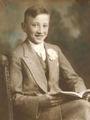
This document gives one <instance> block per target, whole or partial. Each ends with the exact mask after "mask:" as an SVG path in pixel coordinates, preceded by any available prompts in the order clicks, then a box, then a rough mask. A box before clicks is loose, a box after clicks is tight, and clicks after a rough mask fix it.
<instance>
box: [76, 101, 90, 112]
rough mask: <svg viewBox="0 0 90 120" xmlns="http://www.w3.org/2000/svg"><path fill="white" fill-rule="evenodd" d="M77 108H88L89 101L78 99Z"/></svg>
mask: <svg viewBox="0 0 90 120" xmlns="http://www.w3.org/2000/svg"><path fill="white" fill-rule="evenodd" d="M78 108H80V109H81V110H85V111H86V110H90V103H89V102H88V101H86V100H79V101H78Z"/></svg>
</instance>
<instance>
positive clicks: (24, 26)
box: [21, 23, 26, 32]
mask: <svg viewBox="0 0 90 120" xmlns="http://www.w3.org/2000/svg"><path fill="white" fill-rule="evenodd" d="M21 27H22V29H23V31H24V32H26V24H25V23H21Z"/></svg>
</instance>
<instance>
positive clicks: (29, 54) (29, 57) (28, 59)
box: [23, 41, 47, 92]
mask: <svg viewBox="0 0 90 120" xmlns="http://www.w3.org/2000/svg"><path fill="white" fill-rule="evenodd" d="M26 42H28V41H26ZM23 62H24V63H25V64H26V65H27V67H28V69H29V70H30V72H31V73H32V75H33V77H34V79H35V81H36V83H37V84H38V86H39V87H40V88H41V89H42V90H43V91H44V92H47V79H46V76H45V72H44V70H43V68H42V66H41V64H40V61H39V59H38V57H37V55H36V53H35V52H34V51H33V50H32V48H31V46H30V45H29V43H26V44H24V57H23Z"/></svg>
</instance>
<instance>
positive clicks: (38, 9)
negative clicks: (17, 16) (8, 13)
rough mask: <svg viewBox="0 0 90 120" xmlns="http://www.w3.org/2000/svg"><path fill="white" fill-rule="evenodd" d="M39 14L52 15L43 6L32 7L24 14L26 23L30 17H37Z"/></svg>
mask: <svg viewBox="0 0 90 120" xmlns="http://www.w3.org/2000/svg"><path fill="white" fill-rule="evenodd" d="M39 14H48V15H49V14H50V12H49V10H47V9H46V8H44V7H41V6H32V7H29V8H28V9H26V11H25V13H24V22H26V20H27V17H28V16H32V17H34V18H35V17H36V16H37V15H39Z"/></svg>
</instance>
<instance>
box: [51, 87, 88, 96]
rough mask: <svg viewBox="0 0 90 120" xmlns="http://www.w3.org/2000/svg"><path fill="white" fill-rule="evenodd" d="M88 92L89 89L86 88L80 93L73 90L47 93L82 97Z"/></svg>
mask: <svg viewBox="0 0 90 120" xmlns="http://www.w3.org/2000/svg"><path fill="white" fill-rule="evenodd" d="M88 93H90V89H87V90H85V91H82V92H80V93H77V92H73V91H59V92H53V93H49V94H51V95H52V96H59V95H66V96H72V97H78V98H83V97H84V96H85V95H86V94H88Z"/></svg>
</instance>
